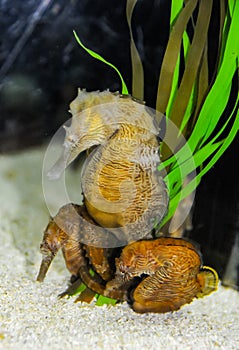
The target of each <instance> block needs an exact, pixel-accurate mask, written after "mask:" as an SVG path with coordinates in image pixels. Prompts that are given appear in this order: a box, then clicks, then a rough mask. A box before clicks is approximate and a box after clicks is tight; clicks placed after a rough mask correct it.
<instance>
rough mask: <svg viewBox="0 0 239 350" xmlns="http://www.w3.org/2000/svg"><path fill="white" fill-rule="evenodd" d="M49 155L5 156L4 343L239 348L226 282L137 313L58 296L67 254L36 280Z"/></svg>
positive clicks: (0, 220) (1, 210)
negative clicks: (173, 308)
mask: <svg viewBox="0 0 239 350" xmlns="http://www.w3.org/2000/svg"><path fill="white" fill-rule="evenodd" d="M43 156H44V149H43V150H42V149H40V150H33V151H30V152H27V153H22V154H19V155H11V156H1V157H0V198H1V207H0V276H1V289H0V349H5V350H8V349H14V350H15V349H17V350H19V349H20V350H27V349H35V350H38V349H39V350H40V349H42V350H44V349H51V350H55V349H65V350H68V349H82V350H83V349H87V350H89V349H110V348H111V349H143V348H148V349H166V350H167V349H183V350H187V349H192V350H197V349H198V350H199V349H200V350H202V349H207V350H208V349H226V350H230V349H239V293H238V292H236V291H235V290H231V289H226V288H223V287H220V288H219V290H218V291H217V292H216V293H214V294H212V295H210V296H208V297H205V298H204V299H200V300H195V301H194V302H193V303H191V304H190V305H186V306H184V307H183V308H182V309H181V310H179V311H177V312H174V313H167V314H143V315H139V314H136V313H134V312H133V311H132V310H131V309H130V308H129V306H128V305H127V304H126V303H124V304H120V305H117V306H115V307H106V306H104V307H96V306H94V305H93V304H92V305H87V304H83V305H81V304H74V299H73V298H71V299H61V300H58V299H57V295H58V294H59V293H61V292H62V291H63V290H64V289H65V288H66V286H67V281H68V279H69V273H68V272H67V270H66V269H65V267H64V262H63V258H62V256H61V254H59V256H57V258H56V259H55V260H54V262H53V265H52V266H51V269H50V270H49V273H48V275H47V278H46V281H45V282H44V283H42V284H41V283H37V282H36V281H35V278H36V275H37V272H38V268H39V264H40V260H41V255H40V252H39V244H40V241H41V239H42V231H43V229H44V227H45V226H46V223H47V221H48V215H49V214H48V210H47V208H46V206H45V202H44V197H43V194H42V186H41V169H42V160H43ZM69 176H70V178H73V177H74V176H75V175H74V174H70V175H69ZM76 182H78V181H75V183H76ZM79 193H80V190H79Z"/></svg>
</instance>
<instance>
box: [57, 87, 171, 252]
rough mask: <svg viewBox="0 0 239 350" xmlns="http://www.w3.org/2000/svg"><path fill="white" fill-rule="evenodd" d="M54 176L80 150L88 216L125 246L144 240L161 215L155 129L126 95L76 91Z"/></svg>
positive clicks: (163, 198)
mask: <svg viewBox="0 0 239 350" xmlns="http://www.w3.org/2000/svg"><path fill="white" fill-rule="evenodd" d="M70 111H71V113H72V121H71V125H70V127H65V129H66V136H65V141H64V151H63V154H62V156H61V158H60V159H59V160H58V162H57V163H56V165H55V166H54V167H53V169H52V170H51V172H50V176H52V177H57V176H59V175H60V173H61V172H62V171H63V170H64V169H65V168H66V167H67V165H69V164H70V163H71V162H72V161H73V160H74V159H75V158H76V157H77V156H78V155H79V154H80V153H81V152H83V151H85V150H92V149H93V148H94V149H93V151H92V152H91V153H90V154H89V156H88V158H87V160H86V162H85V164H84V169H83V171H82V177H81V185H82V192H83V197H84V204H85V206H86V208H87V211H88V213H89V214H90V216H91V217H92V218H93V219H94V221H95V222H96V223H97V224H98V225H100V226H101V227H104V228H107V229H108V230H110V232H112V233H113V234H114V236H115V237H116V238H117V239H118V241H119V245H125V244H127V243H129V242H132V241H136V240H138V239H142V238H145V237H150V232H151V231H152V229H153V227H154V225H155V224H158V223H159V222H160V221H161V220H162V218H163V217H164V215H165V213H166V211H167V206H168V193H167V188H166V186H165V183H164V181H163V178H162V177H161V176H160V174H159V171H158V166H159V164H160V156H159V141H158V133H159V130H158V126H157V125H156V122H155V118H154V116H153V115H152V113H150V111H149V110H148V109H147V107H146V106H145V105H144V104H142V103H139V102H138V101H135V100H134V99H132V98H131V97H130V96H128V95H127V96H125V95H124V96H122V95H120V94H118V93H111V92H109V91H103V92H86V91H85V90H81V89H79V91H78V96H77V97H76V99H75V100H74V101H73V102H72V103H71V104H70Z"/></svg>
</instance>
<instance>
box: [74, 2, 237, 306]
mask: <svg viewBox="0 0 239 350" xmlns="http://www.w3.org/2000/svg"><path fill="white" fill-rule="evenodd" d="M136 3H137V0H127V3H126V17H127V22H128V25H129V32H130V39H131V45H130V50H131V62H132V89H131V94H132V96H134V97H135V98H138V99H141V100H144V88H145V87H144V70H143V64H142V62H141V59H140V55H139V53H138V50H137V47H136V44H135V41H134V37H133V32H132V27H131V19H132V14H133V11H134V8H135V5H136ZM218 4H219V9H220V24H219V30H218V33H217V35H218V38H217V40H218V52H217V62H216V64H215V66H214V68H213V69H214V71H213V72H212V74H210V76H211V78H210V77H209V62H208V49H209V43H208V31H209V24H210V20H211V17H212V15H213V0H185V1H183V0H172V1H171V17H170V34H169V40H168V44H167V47H166V51H165V54H164V59H163V62H162V66H161V70H160V75H159V81H158V90H157V99H156V101H155V109H156V110H157V111H159V112H161V113H163V114H164V115H165V116H166V123H168V125H170V123H173V125H175V126H176V127H177V128H175V130H177V131H175V130H173V131H172V134H171V138H172V137H173V138H174V139H175V140H176V141H177V142H176V143H175V149H176V152H172V150H171V149H170V148H169V147H168V144H167V142H166V141H165V140H164V141H163V142H162V144H161V155H162V163H161V166H160V169H167V175H166V177H165V181H166V183H167V186H168V189H169V195H170V201H169V210H168V214H167V216H166V217H165V218H164V220H163V222H162V224H161V225H162V226H163V225H165V224H166V223H168V222H169V221H170V220H171V219H172V217H173V215H174V214H175V211H176V209H177V207H178V205H179V203H180V202H181V201H182V200H183V199H185V198H187V197H188V196H189V195H190V194H191V193H192V192H193V191H194V190H195V189H196V187H197V186H198V185H199V183H200V181H201V179H202V177H203V176H204V175H205V174H206V173H207V172H208V171H209V170H210V169H211V168H212V167H213V166H214V164H215V163H216V162H217V161H218V159H219V158H220V157H221V156H222V154H223V153H224V152H225V151H226V150H227V148H228V147H229V146H230V144H231V143H232V141H233V140H234V139H235V137H236V135H237V133H238V130H239V112H238V105H239V93H238V68H239V63H238V62H239V36H238V23H239V1H236V0H228V1H225V0H220V1H219V2H218ZM189 21H191V23H192V28H193V33H192V35H191V37H190V36H189V33H188V23H189ZM74 35H75V38H76V40H77V42H78V43H79V44H80V46H81V47H82V48H83V49H84V50H86V51H87V52H88V53H89V54H90V55H91V56H93V57H94V58H96V59H98V60H100V61H101V62H104V63H106V64H107V65H109V66H111V67H112V68H113V69H115V70H116V72H117V73H118V75H119V77H120V79H121V82H122V94H127V93H128V88H127V87H126V84H125V82H124V79H123V77H122V75H121V74H120V72H119V70H118V69H117V68H116V67H115V66H113V65H112V64H111V63H109V62H108V61H106V60H105V59H104V58H103V57H102V56H100V55H99V54H97V53H95V52H93V51H91V50H89V49H88V48H86V47H85V46H84V45H83V43H82V42H81V40H80V39H79V37H78V35H77V34H76V32H75V31H74ZM182 67H184V68H183V71H182ZM235 86H236V88H235ZM235 89H236V90H237V92H236V96H235V97H234V99H233V100H230V96H231V95H232V91H235ZM146 102H147V101H146ZM166 130H167V127H166ZM182 140H184V141H183V142H182ZM192 174H193V175H192ZM104 302H106V303H107V301H106V300H105V299H104V297H102V296H99V297H98V302H97V303H98V304H101V303H104Z"/></svg>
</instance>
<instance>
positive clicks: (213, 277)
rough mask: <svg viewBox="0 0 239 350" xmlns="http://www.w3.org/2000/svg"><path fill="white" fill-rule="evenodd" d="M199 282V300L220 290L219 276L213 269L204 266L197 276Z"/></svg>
mask: <svg viewBox="0 0 239 350" xmlns="http://www.w3.org/2000/svg"><path fill="white" fill-rule="evenodd" d="M197 280H198V282H199V284H200V286H201V291H200V292H198V293H197V295H196V297H197V298H203V297H204V296H205V295H209V294H211V293H212V292H215V291H216V290H217V288H218V282H219V278H218V274H217V272H216V271H215V270H214V269H213V268H211V267H208V266H203V267H202V269H201V270H200V272H199V274H198V275H197Z"/></svg>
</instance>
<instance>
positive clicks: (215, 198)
mask: <svg viewBox="0 0 239 350" xmlns="http://www.w3.org/2000/svg"><path fill="white" fill-rule="evenodd" d="M217 3H218V1H214V7H213V15H212V19H211V23H210V30H209V63H210V76H211V77H212V72H213V67H214V66H215V62H216V52H217V47H218V41H217V36H216V33H217V31H218V24H219V12H218V8H217V6H218V4H217ZM125 5H126V1H125V0H121V1H117V2H115V1H109V0H101V1H93V0H71V1H66V0H58V1H57V0H41V1H39V0H35V1H34V0H26V1H21V0H15V1H11V0H8V1H4V0H0V28H1V31H0V35H1V38H0V39H1V40H0V43H1V44H0V45H1V46H0V140H1V142H0V152H1V153H2V154H4V153H9V152H16V151H19V150H21V149H26V148H29V147H33V146H36V145H40V144H43V143H46V142H47V141H48V140H49V139H50V137H51V136H52V135H53V134H54V132H55V131H56V130H57V129H58V127H59V126H61V125H62V124H63V122H64V121H65V120H67V119H68V118H69V117H70V115H69V113H68V106H69V102H70V101H71V100H72V99H74V98H75V96H76V93H77V88H78V87H81V88H86V89H87V90H89V91H91V90H105V89H107V88H109V89H110V90H112V91H116V90H120V89H121V84H120V80H119V78H118V76H117V74H116V72H115V71H114V70H113V69H111V68H110V67H108V66H106V65H104V64H103V63H101V62H99V61H96V60H95V59H93V58H91V57H90V56H89V55H88V54H87V53H86V52H84V51H83V49H81V48H80V46H79V45H78V44H77V43H76V41H75V39H74V36H73V33H72V31H73V29H75V30H76V32H77V34H78V35H79V37H80V38H81V40H82V42H83V43H84V44H85V45H86V46H87V47H89V48H91V49H92V50H94V51H96V52H97V53H99V54H101V55H102V56H103V57H104V58H105V59H107V60H109V61H110V62H111V63H113V64H114V65H115V66H116V67H117V68H118V69H119V70H120V72H121V74H122V75H123V77H124V79H125V82H126V84H127V86H128V87H129V88H130V86H131V63H130V51H129V45H130V39H129V31H128V26H127V21H126V16H125ZM195 15H196V13H195ZM169 18H170V1H167V0H155V1H148V0H147V1H146V0H140V1H138V3H137V5H136V8H135V11H134V15H133V32H134V37H135V40H136V42H137V47H138V49H139V52H140V55H141V58H142V61H143V65H144V71H145V100H146V102H147V105H149V106H151V107H155V99H156V92H157V83H158V76H159V71H160V66H161V63H162V59H163V55H164V51H165V47H166V44H167V40H168V35H169ZM188 31H189V33H190V31H191V25H190V24H189V26H188ZM237 89H238V85H237V83H235V89H234V90H235V91H236V92H237ZM235 91H232V95H233V94H234V95H235ZM225 117H227V116H225ZM237 150H238V140H236V141H234V143H233V145H232V146H231V147H230V149H228V150H227V151H226V153H225V154H224V155H223V157H222V158H221V159H220V160H219V162H218V163H217V164H216V165H215V166H214V168H213V169H211V170H210V172H209V173H208V174H206V176H205V177H204V179H203V181H202V182H201V184H200V185H199V187H198V189H197V193H196V202H195V208H194V217H193V226H194V228H193V231H192V232H190V233H189V236H190V237H191V238H192V239H194V240H195V241H197V242H198V243H200V245H201V248H202V252H203V255H204V262H205V264H209V265H211V266H213V267H215V268H216V269H217V270H218V272H219V274H220V276H223V273H224V271H225V267H226V264H227V261H228V257H229V254H230V252H231V249H232V246H233V244H234V240H235V236H236V232H237V234H238V232H239V228H238V225H239V222H238V221H239V220H238V217H239V207H238V203H239V201H238V196H239V186H238V175H237V171H236V163H237V159H238V155H237V154H238V152H237Z"/></svg>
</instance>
